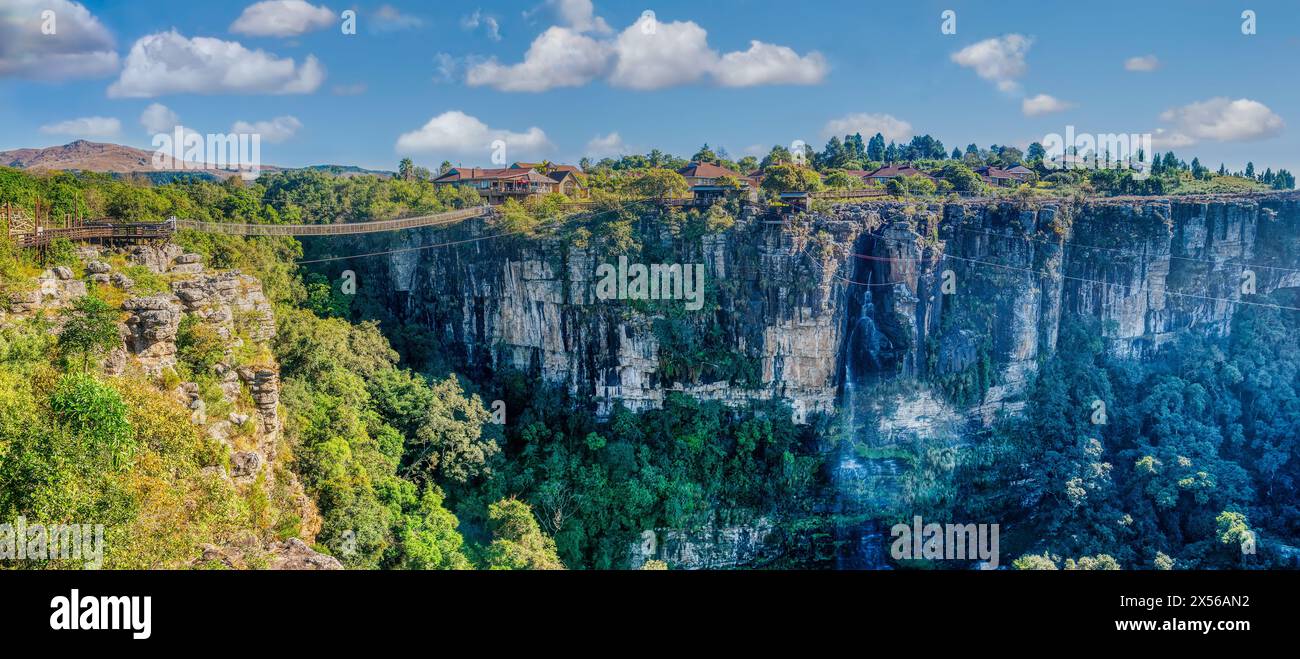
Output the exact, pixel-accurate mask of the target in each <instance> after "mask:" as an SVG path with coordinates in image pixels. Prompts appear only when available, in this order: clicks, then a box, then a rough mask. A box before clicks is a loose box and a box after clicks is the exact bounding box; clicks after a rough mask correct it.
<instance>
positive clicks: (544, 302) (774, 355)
mask: <svg viewBox="0 0 1300 659" xmlns="http://www.w3.org/2000/svg"><path fill="white" fill-rule="evenodd" d="M663 224H665V222H664V221H663V219H662V218H658V217H643V218H641V224H640V227H639V228H640V232H639V234H640V235H641V236H642V238H641V242H642V246H641V249H640V251H639V252H637V251H634V252H633V254H631V255H630V258H631V259H632V260H634V261H635V260H637V259H638V258H639V259H641V260H642V261H646V262H652V261H653V259H652V258H650V257H649V256H648V255H649V254H655V255H661V256H662V255H664V254H670V255H671V259H673V260H674V261H676V262H679V263H682V264H690V263H700V264H703V265H704V266H705V268H706V287H707V289H708V291H709V295H708V296H707V302H706V304H705V306H704V309H703V310H702V311H700V312H698V313H691V312H684V311H682V310H681V309H679V308H674V307H672V306H671V305H668V306H665V304H664V303H663V302H662V301H661V302H659V303H657V306H656V305H653V304H645V303H637V302H630V301H625V300H607V299H602V297H601V296H599V295H598V294H597V292H598V290H599V288H598V287H599V284H600V281H601V276H600V270H599V268H600V266H601V265H602V264H604V263H613V262H615V260H616V259H617V256H613V255H608V254H600V253H596V252H595V251H594V250H592V249H589V248H586V247H580V246H577V245H574V244H570V243H567V242H565V241H562V240H558V239H546V240H528V239H509V240H483V241H478V242H464V243H461V242H460V241H464V240H466V239H474V238H481V237H484V236H490V235H492V234H494V233H496V230H495V229H494V228H493V227H491V226H490V224H487V223H484V222H482V221H475V222H473V223H468V224H466V225H462V226H459V227H455V228H452V229H447V230H441V231H437V232H434V231H429V232H425V233H420V234H414V235H413V236H410V237H408V238H407V240H408V241H409V243H408V244H407V245H405V246H406V247H412V248H416V249H412V250H410V251H405V252H402V253H400V254H395V255H393V256H391V257H389V258H388V259H387V260H370V261H367V262H366V264H365V265H362V266H361V267H363V268H369V269H365V270H362V271H361V273H360V277H361V279H360V281H361V285H362V286H363V287H365V286H368V287H369V288H368V289H367V290H368V294H371V295H378V296H380V297H381V298H383V299H384V304H385V305H386V306H387V307H388V308H389V309H391V310H393V311H394V312H395V313H396V314H397V316H398V318H399V320H400V322H402V323H405V324H408V325H416V326H421V327H424V328H427V329H428V330H430V331H431V333H432V334H433V335H434V336H435V340H436V341H438V342H439V346H440V348H441V349H442V350H443V351H444V352H445V353H446V354H448V355H451V356H453V357H454V358H455V359H456V360H458V361H459V365H460V366H461V367H463V368H464V369H467V370H468V371H474V370H475V369H480V370H483V371H490V370H493V369H500V368H503V367H509V368H514V369H520V370H523V371H525V372H527V373H529V374H530V375H532V376H535V377H540V378H543V379H545V380H547V381H550V382H554V383H558V384H562V385H563V386H565V387H567V388H568V389H569V391H570V392H572V393H574V394H576V395H578V396H579V397H580V398H585V399H588V400H590V401H591V402H590V404H591V405H592V406H593V407H594V408H595V409H596V410H597V411H599V412H606V411H608V410H609V409H610V408H611V406H612V405H613V403H614V402H615V401H621V402H622V403H623V404H624V405H627V406H628V407H630V408H632V409H645V408H650V407H655V406H658V405H660V404H661V402H662V400H663V398H664V396H665V395H666V394H667V393H668V392H670V391H674V390H677V391H683V392H686V393H689V394H691V395H694V396H697V397H699V398H705V399H717V400H722V401H724V402H726V403H728V404H740V403H743V402H745V401H748V400H762V399H773V398H776V399H781V400H784V401H786V402H788V403H789V404H790V405H791V407H792V410H793V415H794V417H795V419H796V421H802V420H804V419H805V418H806V416H807V414H808V413H811V412H828V413H834V414H836V418H837V419H838V420H839V424H838V425H837V426H836V427H839V428H842V429H843V431H842V432H843V436H844V437H845V438H847V439H849V440H851V441H848V442H843V441H841V442H837V443H836V444H837V448H836V449H835V451H836V453H835V454H834V455H833V456H830V457H829V462H830V469H829V473H830V474H831V476H830V478H831V480H832V481H833V487H834V488H835V489H836V490H837V492H836V493H834V495H833V496H834V497H835V498H836V499H837V500H836V501H835V502H834V503H832V504H828V506H829V509H830V511H831V512H841V513H852V514H860V513H865V514H867V515H871V514H872V513H873V512H874V513H879V512H881V511H884V510H888V509H890V508H891V506H892V507H897V506H900V505H906V502H905V501H901V498H904V497H906V496H907V495H906V494H905V492H906V489H907V488H905V487H902V483H901V478H902V477H901V476H900V474H901V472H903V471H905V470H906V469H907V468H908V464H907V462H906V459H905V456H904V458H903V459H900V457H899V456H900V452H902V451H906V450H913V451H915V450H916V449H917V448H918V447H919V448H920V449H922V450H928V449H931V448H943V447H950V446H958V445H961V444H964V443H966V442H968V441H969V438H970V437H972V435H973V433H972V432H971V431H972V430H974V429H977V428H978V427H980V426H982V425H985V424H988V423H990V422H992V421H993V420H994V419H995V418H996V416H997V415H998V414H1002V413H1011V414H1014V413H1017V412H1019V411H1020V410H1021V409H1022V408H1023V405H1024V402H1023V400H1024V395H1025V393H1026V391H1027V388H1028V386H1029V385H1030V384H1031V383H1032V382H1033V379H1034V377H1035V374H1036V371H1037V368H1038V364H1039V360H1040V358H1041V357H1042V356H1044V355H1048V354H1052V353H1053V352H1054V351H1057V350H1068V349H1071V346H1063V345H1059V341H1058V336H1059V333H1060V330H1061V328H1062V326H1063V325H1064V324H1065V323H1067V322H1075V321H1078V320H1083V319H1088V320H1095V321H1099V322H1098V323H1097V325H1098V326H1099V327H1100V328H1101V332H1102V335H1103V338H1104V339H1105V342H1106V345H1107V349H1108V350H1109V351H1110V353H1111V354H1112V355H1113V356H1115V357H1118V358H1125V359H1134V360H1149V359H1155V358H1157V357H1158V355H1159V351H1160V350H1161V348H1162V346H1164V345H1166V344H1167V343H1169V342H1170V341H1171V340H1172V339H1173V337H1174V336H1175V335H1176V334H1177V333H1178V332H1181V331H1184V330H1188V329H1191V330H1194V331H1200V332H1206V333H1210V334H1216V335H1222V334H1224V333H1227V332H1228V331H1230V327H1231V321H1232V315H1233V313H1234V310H1235V309H1236V308H1238V306H1239V305H1240V304H1242V303H1246V304H1249V303H1252V301H1257V298H1253V297H1252V294H1260V295H1264V294H1268V293H1270V292H1272V291H1274V290H1277V289H1279V288H1286V287H1297V286H1300V195H1297V194H1296V193H1285V194H1282V193H1279V194H1270V195H1256V196H1223V197H1197V198H1187V197H1184V198H1117V199H1107V200H1093V201H1085V202H1080V201H1075V200H1058V201H1054V202H1028V203H1017V202H1002V203H991V202H965V203H963V202H953V203H929V204H926V203H897V202H876V203H867V204H860V205H846V206H838V207H835V208H833V209H830V210H825V211H818V212H811V213H804V214H799V215H794V216H781V215H776V214H758V213H757V212H753V211H750V212H746V213H743V214H742V215H741V216H740V217H739V218H738V219H737V222H736V223H735V225H734V226H733V227H732V228H731V229H729V230H727V231H724V232H722V233H720V234H713V235H705V236H704V237H703V238H699V239H696V240H694V241H688V240H682V239H674V238H672V237H671V236H669V235H668V231H667V230H666V229H664V228H663ZM647 235H649V236H652V238H650V239H647V238H645V236H647ZM655 235H660V236H661V237H662V240H660V241H659V242H658V243H656V240H655V239H654V238H653V236H655ZM449 242H456V243H459V244H457V245H456V246H452V247H447V248H437V249H421V248H422V247H425V246H430V245H438V244H444V243H449ZM665 318H670V319H677V320H679V321H680V320H681V319H682V318H686V319H687V321H686V322H688V323H694V324H695V326H696V327H697V329H699V331H697V332H696V333H695V337H696V338H697V339H698V337H700V336H710V337H712V340H713V341H714V342H715V343H714V344H713V345H712V346H711V347H712V349H713V353H711V354H716V355H724V354H725V355H733V356H739V357H740V358H741V359H744V360H749V361H750V362H751V363H752V364H753V365H754V368H753V371H752V372H753V373H754V376H753V377H749V378H734V377H732V378H728V377H710V376H709V375H708V371H707V369H705V370H702V371H694V370H689V369H687V370H685V371H683V370H682V369H680V368H679V369H670V368H667V367H668V366H671V365H672V364H671V361H672V360H671V359H669V358H666V355H671V354H672V353H673V352H675V351H676V350H678V346H675V345H673V344H672V341H673V340H674V339H675V338H676V337H674V336H673V335H672V334H671V333H665V332H663V331H662V328H661V327H660V326H659V323H660V321H662V320H663V319H665ZM704 361H707V360H704ZM463 372H464V371H463ZM701 372H703V373H704V375H703V376H701V375H700V373H701ZM701 533H704V535H701ZM709 533H712V534H713V535H715V536H718V537H717V538H713V539H712V540H710V539H709V537H707V536H708V535H709ZM728 533H729V534H731V535H734V536H735V537H731V536H727V534H728ZM719 534H722V535H719ZM723 536H726V537H723ZM751 536H752V537H751ZM657 537H658V538H659V544H658V545H657V549H655V550H654V551H653V552H641V553H640V554H638V552H635V551H634V552H633V555H634V556H640V558H639V559H634V562H636V560H646V559H649V558H661V559H668V561H669V562H670V563H671V564H673V565H675V566H679V567H712V566H721V565H728V564H732V563H737V562H740V563H743V562H746V561H749V562H752V561H753V560H757V559H758V557H759V556H760V553H759V552H758V551H757V550H758V548H760V547H763V546H764V545H765V544H766V540H765V534H764V533H761V532H754V533H750V532H748V531H746V532H743V533H742V532H741V531H739V530H736V529H730V530H727V529H724V530H717V531H707V532H703V531H698V530H696V531H685V530H673V529H660V530H658V532H657ZM711 543H712V544H711ZM642 554H644V555H642ZM855 560H856V559H855Z"/></svg>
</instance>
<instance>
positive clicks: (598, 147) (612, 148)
mask: <svg viewBox="0 0 1300 659" xmlns="http://www.w3.org/2000/svg"><path fill="white" fill-rule="evenodd" d="M629 151H630V149H628V147H627V144H624V143H623V137H622V136H621V135H619V134H618V133H617V132H614V133H610V134H608V135H597V136H595V137H593V138H591V141H590V142H587V148H586V149H584V150H583V155H586V156H588V157H591V158H617V157H619V156H622V155H624V154H626V153H628V152H629Z"/></svg>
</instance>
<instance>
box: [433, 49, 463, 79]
mask: <svg viewBox="0 0 1300 659" xmlns="http://www.w3.org/2000/svg"><path fill="white" fill-rule="evenodd" d="M433 61H434V62H436V63H437V66H436V68H435V73H434V76H433V81H434V82H438V83H444V82H451V81H453V80H455V78H456V76H457V75H458V74H457V72H458V71H459V70H460V68H461V66H463V63H462V61H461V60H460V59H458V58H456V57H455V56H453V55H451V54H449V53H438V54H437V55H434V56H433Z"/></svg>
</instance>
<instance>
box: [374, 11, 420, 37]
mask: <svg viewBox="0 0 1300 659" xmlns="http://www.w3.org/2000/svg"><path fill="white" fill-rule="evenodd" d="M367 23H368V24H369V25H370V31H371V32H376V33H382V32H397V31H399V30H412V29H415V28H417V27H420V26H422V25H424V19H422V18H420V17H418V16H411V15H410V14H403V13H402V12H401V11H399V10H398V9H397V8H396V7H394V6H392V5H380V6H379V9H377V10H375V15H374V16H371V17H369V20H368V21H367Z"/></svg>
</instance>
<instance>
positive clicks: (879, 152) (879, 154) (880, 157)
mask: <svg viewBox="0 0 1300 659" xmlns="http://www.w3.org/2000/svg"><path fill="white" fill-rule="evenodd" d="M884 159H885V136H884V135H881V134H880V133H876V134H875V135H874V136H872V138H871V141H870V142H867V160H870V161H872V162H882V161H884Z"/></svg>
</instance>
